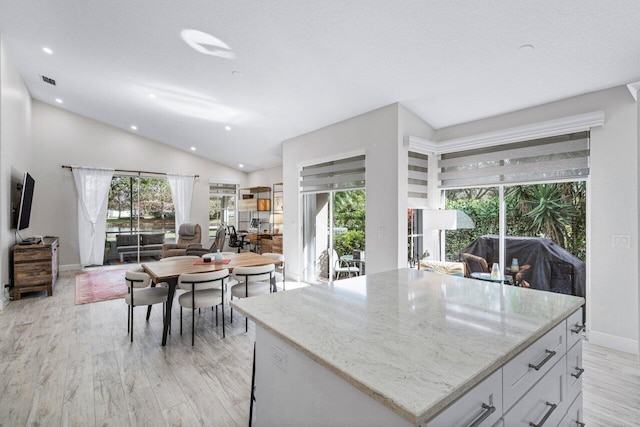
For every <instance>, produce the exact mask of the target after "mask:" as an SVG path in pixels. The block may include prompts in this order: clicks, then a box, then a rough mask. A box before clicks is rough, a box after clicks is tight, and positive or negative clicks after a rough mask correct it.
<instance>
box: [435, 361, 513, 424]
mask: <svg viewBox="0 0 640 427" xmlns="http://www.w3.org/2000/svg"><path fill="white" fill-rule="evenodd" d="M501 416H502V369H499V370H498V371H496V372H494V373H493V374H491V376H490V377H489V378H487V379H486V380H484V381H482V382H481V383H480V384H478V385H477V386H475V387H474V388H473V389H471V390H470V391H469V392H468V393H467V394H465V395H464V396H462V397H461V398H460V399H458V400H457V401H456V402H455V403H454V404H453V405H451V406H450V407H449V409H447V410H446V411H444V412H443V413H441V414H440V415H438V416H437V417H436V418H435V419H433V420H431V421H429V422H428V423H427V426H428V427H450V426H471V425H473V426H481V425H482V426H492V425H494V424H495V423H496V422H498V421H499V420H500V417H501Z"/></svg>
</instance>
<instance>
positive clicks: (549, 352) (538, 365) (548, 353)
mask: <svg viewBox="0 0 640 427" xmlns="http://www.w3.org/2000/svg"><path fill="white" fill-rule="evenodd" d="M545 352H546V353H547V357H545V358H544V359H543V360H542V362H540V363H538V364H537V365H534V364H533V363H529V367H530V368H533V369H535V370H536V371H538V370H540V368H542V366H543V365H544V364H545V363H547V362H548V361H549V359H551V358H552V357H553V356H555V355H556V352H555V351H553V350H545Z"/></svg>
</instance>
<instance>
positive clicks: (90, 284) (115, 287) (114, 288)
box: [76, 267, 130, 305]
mask: <svg viewBox="0 0 640 427" xmlns="http://www.w3.org/2000/svg"><path fill="white" fill-rule="evenodd" d="M129 268H130V267H123V268H109V269H99V270H95V271H88V272H83V273H78V274H76V305H80V304H89V303H92V302H99V301H107V300H111V299H116V298H122V297H123V296H125V295H126V294H127V284H126V282H125V281H124V273H125V272H126V271H127V270H128V269H129Z"/></svg>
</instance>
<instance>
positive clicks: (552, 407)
mask: <svg viewBox="0 0 640 427" xmlns="http://www.w3.org/2000/svg"><path fill="white" fill-rule="evenodd" d="M547 406H548V407H549V410H548V411H547V413H546V414H544V417H542V419H541V420H540V424H535V423H532V422H531V421H529V425H530V426H531V427H542V425H543V424H544V423H546V422H547V420H548V419H549V417H550V416H551V414H552V413H553V411H555V410H556V408H557V407H558V405H557V404H555V403H549V402H547Z"/></svg>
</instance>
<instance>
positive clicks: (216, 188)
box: [209, 183, 238, 194]
mask: <svg viewBox="0 0 640 427" xmlns="http://www.w3.org/2000/svg"><path fill="white" fill-rule="evenodd" d="M237 187H238V185H237V184H215V183H209V194H236V189H237Z"/></svg>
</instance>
